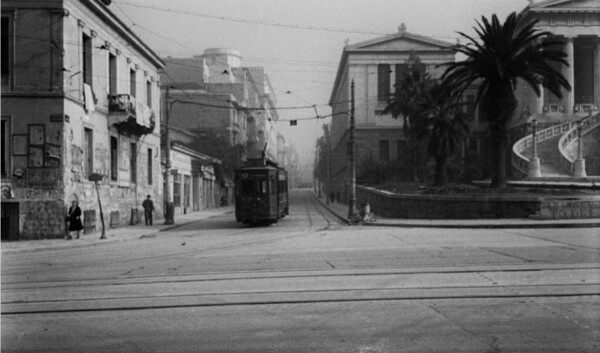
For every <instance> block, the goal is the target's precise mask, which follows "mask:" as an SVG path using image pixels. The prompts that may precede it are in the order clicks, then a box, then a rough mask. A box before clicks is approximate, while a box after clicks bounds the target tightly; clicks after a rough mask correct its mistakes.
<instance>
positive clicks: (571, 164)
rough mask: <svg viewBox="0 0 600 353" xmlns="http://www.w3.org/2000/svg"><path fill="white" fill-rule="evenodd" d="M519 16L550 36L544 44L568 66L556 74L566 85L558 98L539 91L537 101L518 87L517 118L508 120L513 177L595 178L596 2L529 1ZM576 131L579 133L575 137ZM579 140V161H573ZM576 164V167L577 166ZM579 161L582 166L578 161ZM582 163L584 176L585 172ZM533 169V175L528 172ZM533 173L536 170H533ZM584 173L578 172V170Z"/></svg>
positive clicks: (599, 29)
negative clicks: (557, 49)
mask: <svg viewBox="0 0 600 353" xmlns="http://www.w3.org/2000/svg"><path fill="white" fill-rule="evenodd" d="M522 13H523V14H524V15H525V16H526V17H527V18H528V19H531V20H537V21H538V22H537V28H538V29H540V30H543V31H547V32H549V33H551V34H550V35H549V36H548V37H547V38H546V39H545V40H552V41H558V42H560V43H561V44H560V45H561V49H562V50H563V51H564V52H565V53H566V54H567V57H566V60H567V62H568V63H569V65H568V66H564V65H563V66H562V67H561V71H562V73H563V75H564V76H565V78H566V79H567V80H568V81H569V83H570V84H571V87H572V89H571V91H566V90H565V91H564V92H563V97H562V98H558V97H556V96H555V95H554V94H552V93H550V92H549V91H548V90H547V89H544V90H543V92H542V94H541V95H540V96H539V97H538V96H536V95H535V93H534V92H533V89H532V88H531V87H530V86H528V85H527V84H525V83H523V82H520V83H519V85H518V87H517V98H518V100H519V109H518V113H517V114H516V115H515V116H514V118H513V136H515V137H516V138H518V140H517V141H516V142H515V145H514V146H513V155H512V162H513V163H512V164H513V171H514V177H517V178H518V177H520V176H529V177H572V176H576V177H582V176H586V175H588V174H594V175H597V174H598V171H599V170H600V166H599V165H598V163H599V162H600V161H598V157H597V155H598V151H597V146H598V140H600V133H599V130H600V129H599V128H598V127H599V125H600V115H599V110H598V109H599V108H600V1H598V0H545V1H530V3H529V5H528V6H527V7H526V8H525V9H523V11H522ZM532 122H535V123H536V125H537V130H536V141H537V145H538V146H536V150H539V153H538V152H536V156H535V157H536V158H539V164H540V168H537V167H535V166H530V165H531V159H532V158H531V157H532V156H533V151H532V150H533V148H532V143H533V140H532V139H531V137H530V135H528V134H530V133H531V132H532V126H530V125H531V123H532ZM578 129H581V131H578ZM578 134H581V135H582V138H581V141H582V149H581V150H582V151H581V156H579V155H578V153H579V152H578V151H577V150H578V145H579V138H578ZM578 159H579V160H580V161H579V162H576V161H577V160H578ZM581 160H583V161H581ZM585 160H587V169H588V172H585V169H586V168H585ZM532 168H533V169H532ZM536 168H537V170H536ZM582 168H583V169H582Z"/></svg>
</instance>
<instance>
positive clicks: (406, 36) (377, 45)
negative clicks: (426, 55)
mask: <svg viewBox="0 0 600 353" xmlns="http://www.w3.org/2000/svg"><path fill="white" fill-rule="evenodd" d="M452 45H453V44H452V43H448V42H444V41H441V40H438V39H435V38H430V37H425V36H420V35H417V34H412V33H408V32H406V31H402V30H401V31H398V32H397V33H394V34H390V35H387V36H384V37H379V38H375V39H372V40H368V41H364V42H360V43H356V44H352V45H347V46H346V47H345V48H344V50H345V51H346V52H360V51H368V52H373V51H383V52H385V51H431V50H440V49H448V48H449V47H451V46H452Z"/></svg>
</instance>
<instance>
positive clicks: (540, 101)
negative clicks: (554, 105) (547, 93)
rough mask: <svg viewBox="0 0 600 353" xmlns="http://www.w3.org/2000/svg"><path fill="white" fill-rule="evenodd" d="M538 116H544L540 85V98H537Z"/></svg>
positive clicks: (542, 94)
mask: <svg viewBox="0 0 600 353" xmlns="http://www.w3.org/2000/svg"><path fill="white" fill-rule="evenodd" d="M536 112H537V113H538V114H544V86H542V85H540V96H539V97H537V111H536Z"/></svg>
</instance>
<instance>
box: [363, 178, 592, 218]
mask: <svg viewBox="0 0 600 353" xmlns="http://www.w3.org/2000/svg"><path fill="white" fill-rule="evenodd" d="M356 199H357V208H360V206H361V204H364V203H369V205H370V208H371V212H373V213H374V214H375V215H380V216H383V217H388V218H406V219H493V218H537V219H575V218H600V196H585V197H582V198H580V199H576V200H573V198H572V197H571V198H564V199H561V198H552V199H550V198H548V199H544V198H541V197H518V196H517V197H508V196H504V197H494V196H492V197H487V196H460V195H457V196H448V195H399V194H394V193H391V192H386V191H381V190H376V189H373V188H369V187H363V186H357V187H356Z"/></svg>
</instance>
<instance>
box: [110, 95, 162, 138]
mask: <svg viewBox="0 0 600 353" xmlns="http://www.w3.org/2000/svg"><path fill="white" fill-rule="evenodd" d="M108 111H109V114H108V124H109V125H114V126H116V127H117V129H119V131H123V132H126V133H129V134H133V135H138V136H139V135H145V134H149V133H151V132H152V131H154V128H155V127H156V118H155V116H154V112H153V111H152V109H150V107H148V106H147V105H146V104H143V103H136V100H135V98H134V97H131V96H130V95H129V94H112V95H109V96H108Z"/></svg>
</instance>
